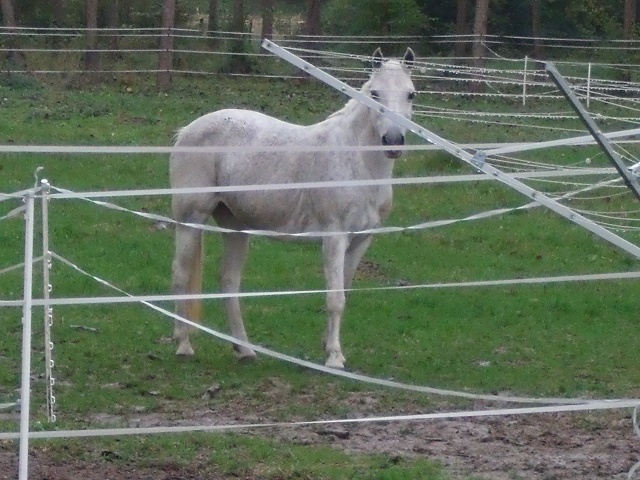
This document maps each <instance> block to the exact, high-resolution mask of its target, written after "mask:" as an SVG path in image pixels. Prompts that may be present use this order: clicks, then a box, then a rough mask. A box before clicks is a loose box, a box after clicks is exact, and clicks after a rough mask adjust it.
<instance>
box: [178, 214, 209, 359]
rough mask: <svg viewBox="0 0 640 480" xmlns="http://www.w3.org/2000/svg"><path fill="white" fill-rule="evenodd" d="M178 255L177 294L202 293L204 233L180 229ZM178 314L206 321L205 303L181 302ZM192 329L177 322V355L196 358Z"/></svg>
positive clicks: (179, 227) (196, 230)
mask: <svg viewBox="0 0 640 480" xmlns="http://www.w3.org/2000/svg"><path fill="white" fill-rule="evenodd" d="M175 235H176V237H175V255H174V258H173V266H172V270H173V293H174V294H176V295H182V294H195V293H200V292H201V291H202V231H201V230H198V229H195V228H190V227H185V226H183V225H176V234H175ZM176 314H178V315H179V316H180V317H182V318H186V319H187V320H191V321H192V322H195V323H200V322H201V321H202V301H201V300H200V299H196V300H177V301H176ZM193 328H194V327H191V326H189V325H187V324H185V323H183V322H181V321H179V320H176V322H175V327H174V331H173V338H174V339H175V340H176V342H177V343H178V350H177V351H176V355H182V356H192V355H193V353H194V352H193V348H192V347H191V342H190V341H189V334H190V332H191V330H192V329H193Z"/></svg>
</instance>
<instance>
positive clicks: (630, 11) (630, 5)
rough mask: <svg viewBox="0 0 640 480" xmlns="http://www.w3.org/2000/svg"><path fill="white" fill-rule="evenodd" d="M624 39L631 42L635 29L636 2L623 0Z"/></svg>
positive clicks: (634, 0)
mask: <svg viewBox="0 0 640 480" xmlns="http://www.w3.org/2000/svg"><path fill="white" fill-rule="evenodd" d="M623 27H624V38H625V39H626V40H632V39H633V36H634V31H635V29H636V0H624V25H623Z"/></svg>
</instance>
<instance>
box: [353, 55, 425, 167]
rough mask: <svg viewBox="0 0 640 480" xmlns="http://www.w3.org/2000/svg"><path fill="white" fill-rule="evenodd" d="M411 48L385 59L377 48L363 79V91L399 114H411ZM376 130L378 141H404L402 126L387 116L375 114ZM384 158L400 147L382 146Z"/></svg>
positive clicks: (395, 153) (396, 153)
mask: <svg viewBox="0 0 640 480" xmlns="http://www.w3.org/2000/svg"><path fill="white" fill-rule="evenodd" d="M413 62H414V55H413V50H411V49H410V48H408V49H407V52H406V53H405V54H404V58H403V59H402V60H385V59H384V58H383V56H382V51H381V50H380V49H379V48H378V49H377V50H376V51H375V53H374V54H373V74H372V75H371V79H370V80H369V81H368V82H367V84H366V86H365V89H364V93H367V94H369V95H370V96H371V98H373V99H374V100H376V101H378V102H380V103H381V104H382V105H384V106H385V107H387V108H388V109H389V110H392V111H394V112H396V113H399V114H400V115H404V116H405V117H407V118H409V119H410V118H411V114H412V111H413V107H412V103H413V98H414V97H415V94H416V91H415V88H414V87H413V82H412V81H411V72H410V70H411V68H412V67H413ZM376 128H377V132H378V133H379V135H380V142H381V143H382V145H384V146H386V147H389V146H396V145H397V146H401V145H404V137H405V133H406V129H404V128H402V127H401V126H400V125H397V124H396V123H394V122H392V121H391V120H389V119H388V118H387V117H385V116H384V115H377V120H376ZM384 153H385V155H386V156H387V157H388V158H398V157H399V156H400V155H402V151H401V150H385V152H384Z"/></svg>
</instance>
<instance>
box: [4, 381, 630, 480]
mask: <svg viewBox="0 0 640 480" xmlns="http://www.w3.org/2000/svg"><path fill="white" fill-rule="evenodd" d="M376 401H377V400H376V397H375V396H372V395H368V394H363V393H358V394H354V396H353V397H352V398H349V399H346V400H345V402H348V404H349V406H350V408H351V410H352V412H351V414H350V416H351V417H358V416H367V415H370V414H371V413H372V412H373V411H375V410H376V409H375V404H376ZM489 407H490V406H489V405H480V404H478V405H475V406H474V408H475V409H483V408H489ZM269 408H270V406H267V405H265V406H264V408H263V409H262V410H261V409H260V408H259V407H256V405H255V404H254V403H251V404H246V405H244V404H242V403H241V402H240V403H234V405H233V410H232V409H231V406H228V405H225V404H214V405H213V406H212V407H211V408H208V409H206V410H203V411H194V412H190V414H189V416H188V417H182V418H181V419H180V420H168V418H167V417H166V416H163V414H162V413H158V412H155V413H153V414H147V413H144V412H142V413H140V414H137V415H133V416H130V417H128V418H127V419H126V420H125V419H124V418H122V417H117V416H113V415H95V418H92V419H91V421H92V423H94V424H101V425H104V426H115V425H117V426H158V425H193V424H204V425H214V424H224V423H234V424H237V423H254V422H266V421H273V420H274V419H273V418H270V415H269V411H270V410H269ZM405 408H406V407H405ZM436 409H437V410H445V409H446V408H445V406H444V405H440V406H438V407H436ZM395 413H396V414H397V413H408V414H409V413H416V411H415V410H414V411H412V412H410V411H408V410H407V411H405V412H395ZM12 415H14V416H17V414H15V413H14V414H12ZM174 418H175V417H174ZM246 434H247V435H263V436H268V437H269V438H274V437H275V438H279V439H282V440H286V441H289V442H294V443H296V444H304V445H319V444H324V445H330V446H331V447H333V448H336V449H340V450H342V451H345V452H353V453H374V452H375V453H383V454H386V455H388V456H389V458H391V459H394V460H397V461H402V460H403V459H404V458H405V457H414V456H421V457H426V458H429V459H432V460H438V461H439V462H441V463H442V464H444V465H445V466H446V469H447V471H448V472H450V474H451V477H452V478H469V476H473V478H474V479H476V478H483V479H491V480H514V479H533V480H536V479H540V480H560V479H585V480H586V479H624V478H627V474H628V472H629V471H630V469H631V468H632V467H633V466H634V465H635V464H636V462H638V461H640V438H639V437H637V436H636V435H635V433H634V431H633V424H632V418H631V413H630V412H629V411H623V410H615V411H604V412H595V413H593V412H586V413H585V412H581V413H570V414H567V413H562V414H535V415H523V416H506V417H485V418H473V419H455V420H429V421H406V422H384V423H360V424H339V425H315V426H305V427H286V428H278V429H269V430H266V429H255V430H250V431H246ZM30 458H31V462H30V466H29V471H30V476H29V477H30V478H31V479H34V480H38V479H42V480H45V479H46V480H67V479H69V480H71V479H82V480H108V479H111V480H114V479H129V480H151V479H153V480H191V479H200V478H207V479H211V478H224V477H223V476H222V475H220V476H218V475H217V474H216V472H215V468H213V467H212V466H211V465H204V464H200V465H198V464H197V462H196V463H195V464H193V465H190V466H189V467H184V466H177V465H174V466H171V465H169V466H168V465H163V466H162V467H159V468H158V469H155V470H154V469H150V468H147V467H140V468H138V467H137V466H134V465H124V466H123V465H122V464H121V463H118V462H110V461H106V460H105V458H102V457H100V456H98V457H96V459H95V461H86V460H83V461H79V460H76V459H74V458H60V454H59V453H58V454H56V455H53V454H51V453H50V452H49V451H48V450H47V449H46V448H44V447H35V448H34V447H32V448H31V451H30ZM107 460H108V459H107ZM17 461H18V460H17V442H10V441H5V442H0V480H4V479H14V478H17V473H16V472H17ZM212 468H213V469H212ZM204 472H206V473H204ZM234 478H238V477H234ZM246 478H247V479H254V478H255V479H258V478H260V477H259V476H249V477H246ZM634 478H637V479H639V480H640V475H635V477H634Z"/></svg>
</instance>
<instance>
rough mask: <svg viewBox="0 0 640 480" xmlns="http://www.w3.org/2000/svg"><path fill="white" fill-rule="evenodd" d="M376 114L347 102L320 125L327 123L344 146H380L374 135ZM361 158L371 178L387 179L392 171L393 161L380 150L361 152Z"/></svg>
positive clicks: (355, 102) (355, 103)
mask: <svg viewBox="0 0 640 480" xmlns="http://www.w3.org/2000/svg"><path fill="white" fill-rule="evenodd" d="M375 115H376V112H374V111H373V110H371V109H370V108H368V107H367V106H365V105H363V104H361V103H360V102H357V101H356V100H349V102H348V103H347V104H346V105H345V106H344V107H343V108H342V109H340V110H338V111H337V112H335V113H334V114H332V115H331V116H330V117H329V118H327V120H325V121H324V122H322V123H325V122H326V123H327V124H329V125H327V126H328V127H329V128H333V129H335V131H336V132H338V133H337V134H338V135H339V136H340V139H341V142H340V143H343V144H344V145H352V146H380V145H381V139H380V138H379V136H378V134H377V133H376V130H375V128H374V127H373V124H374V122H375ZM360 154H361V155H362V158H364V159H365V165H366V167H367V169H368V170H369V173H370V175H371V176H372V177H373V178H389V177H391V174H392V171H393V165H394V161H393V160H392V159H389V158H387V157H386V156H385V154H384V152H383V151H382V150H378V151H362V152H360Z"/></svg>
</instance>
